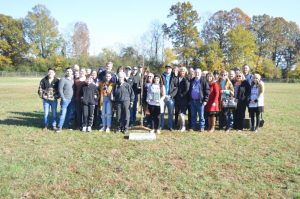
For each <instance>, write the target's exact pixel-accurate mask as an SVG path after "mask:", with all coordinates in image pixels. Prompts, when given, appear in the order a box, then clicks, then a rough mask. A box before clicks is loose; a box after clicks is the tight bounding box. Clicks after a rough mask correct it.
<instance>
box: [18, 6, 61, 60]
mask: <svg viewBox="0 0 300 199" xmlns="http://www.w3.org/2000/svg"><path fill="white" fill-rule="evenodd" d="M50 14H51V13H50V11H49V10H48V9H47V8H46V6H44V5H41V4H38V5H36V6H34V7H33V8H32V11H30V12H28V14H27V15H26V17H25V19H24V20H23V27H24V32H25V38H26V40H27V41H28V42H29V43H30V47H31V53H32V54H33V55H35V56H36V57H42V58H47V57H49V56H52V55H55V54H56V53H57V50H58V48H59V47H60V44H61V37H60V35H59V31H58V22H57V21H56V20H55V19H54V18H53V17H51V15H50Z"/></svg>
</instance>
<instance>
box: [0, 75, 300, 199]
mask: <svg viewBox="0 0 300 199" xmlns="http://www.w3.org/2000/svg"><path fill="white" fill-rule="evenodd" d="M39 81H40V79H39V78H19V77H18V78H13V77H5V78H3V77H1V78H0V198H300V119H299V118H300V108H299V105H300V103H299V102H300V84H287V83H266V85H265V86H266V89H265V90H266V91H265V92H266V93H265V113H264V119H265V126H264V127H263V128H261V129H259V131H258V133H256V134H255V133H251V132H250V131H246V130H245V131H243V132H236V131H234V132H231V133H225V132H224V131H216V132H214V133H207V132H205V133H200V132H183V133H182V132H179V131H178V132H177V131H175V132H169V131H163V132H162V134H161V135H158V137H157V140H155V141H131V140H126V139H124V137H123V135H121V134H115V133H100V132H98V131H94V132H93V133H90V134H87V133H82V132H80V131H67V130H65V131H63V133H61V134H55V133H53V131H48V132H44V131H42V127H43V109H42V101H41V99H40V98H39V97H38V95H37V89H38V84H39Z"/></svg>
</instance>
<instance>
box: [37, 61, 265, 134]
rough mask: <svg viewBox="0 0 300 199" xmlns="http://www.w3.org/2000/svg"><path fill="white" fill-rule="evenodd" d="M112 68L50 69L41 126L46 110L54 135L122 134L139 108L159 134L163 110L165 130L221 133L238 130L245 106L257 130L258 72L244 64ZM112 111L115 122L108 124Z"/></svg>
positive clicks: (42, 88)
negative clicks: (57, 73) (69, 132)
mask: <svg viewBox="0 0 300 199" xmlns="http://www.w3.org/2000/svg"><path fill="white" fill-rule="evenodd" d="M112 69H113V63H112V62H108V63H107V64H106V67H105V68H100V69H99V70H97V71H96V70H92V69H85V68H80V67H79V66H78V65H74V66H73V67H72V68H71V67H68V68H66V69H65V74H64V76H63V77H62V78H61V79H58V78H57V77H56V76H55V70H54V69H52V68H49V69H48V74H47V76H45V77H44V78H43V79H42V80H41V81H40V85H39V89H38V93H39V96H40V97H41V98H42V100H43V108H44V129H45V130H47V129H48V128H49V113H50V109H51V112H52V128H53V130H55V132H57V133H59V132H61V131H62V129H63V128H66V129H80V130H81V131H84V132H86V131H87V132H91V131H92V129H94V130H95V129H97V130H99V131H100V132H110V131H111V129H115V130H116V132H122V133H125V134H127V133H128V129H130V128H131V127H133V126H135V125H136V124H137V112H138V108H139V107H142V109H141V110H142V113H143V115H144V120H143V121H144V122H143V123H144V125H145V126H148V127H149V128H150V129H151V131H150V133H157V134H160V133H161V130H162V129H165V114H166V113H167V129H168V130H170V131H173V130H174V129H177V130H179V131H181V132H185V131H187V130H189V131H200V132H201V131H205V130H207V131H208V132H214V131H215V129H216V127H217V126H218V128H219V130H225V131H226V132H231V131H232V130H237V131H241V130H243V128H244V119H245V115H246V111H247V110H248V112H249V117H250V120H251V129H250V130H251V131H253V132H257V130H258V128H259V123H260V121H261V115H262V112H263V111H264V83H263V81H262V80H261V76H260V75H259V74H257V73H255V74H251V73H250V67H249V66H248V65H244V66H243V67H242V70H240V68H239V67H235V68H233V69H232V70H230V71H226V70H221V71H213V72H209V71H201V69H200V68H193V67H190V68H188V69H187V68H186V67H184V66H181V67H178V66H175V67H173V66H172V65H169V64H168V65H166V66H165V71H164V72H163V74H162V75H160V74H153V73H151V72H150V71H149V69H147V68H144V67H137V66H134V67H131V66H126V67H119V68H118V71H117V73H114V72H113V71H112ZM59 98H60V118H59V120H58V118H57V106H58V100H59ZM114 113H116V114H114ZM114 115H116V120H117V124H116V126H114V127H113V126H112V125H113V122H112V121H113V120H112V119H113V118H114ZM57 121H58V124H57ZM217 124H218V125H217Z"/></svg>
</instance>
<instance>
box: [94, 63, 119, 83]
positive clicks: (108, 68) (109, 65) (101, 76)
mask: <svg viewBox="0 0 300 199" xmlns="http://www.w3.org/2000/svg"><path fill="white" fill-rule="evenodd" d="M113 66H114V64H113V63H112V62H107V63H106V69H105V70H103V71H101V72H100V73H99V74H98V79H99V81H100V82H103V81H105V77H106V72H111V74H112V82H113V83H116V82H117V76H116V75H115V73H113V72H112V69H113Z"/></svg>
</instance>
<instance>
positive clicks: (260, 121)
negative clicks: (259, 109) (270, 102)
mask: <svg viewBox="0 0 300 199" xmlns="http://www.w3.org/2000/svg"><path fill="white" fill-rule="evenodd" d="M264 124H265V120H264V119H263V114H262V113H261V120H259V124H258V125H259V127H263V126H264Z"/></svg>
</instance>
